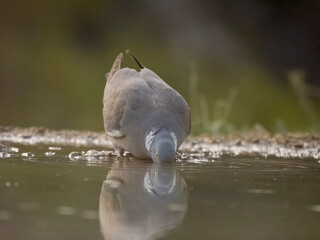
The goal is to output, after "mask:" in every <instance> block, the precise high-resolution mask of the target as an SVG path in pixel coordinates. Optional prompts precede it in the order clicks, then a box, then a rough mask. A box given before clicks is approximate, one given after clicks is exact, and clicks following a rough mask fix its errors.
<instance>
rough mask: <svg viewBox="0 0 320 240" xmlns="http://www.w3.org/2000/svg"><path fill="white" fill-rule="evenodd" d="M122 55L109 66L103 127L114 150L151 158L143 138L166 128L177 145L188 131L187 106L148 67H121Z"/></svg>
mask: <svg viewBox="0 0 320 240" xmlns="http://www.w3.org/2000/svg"><path fill="white" fill-rule="evenodd" d="M121 60H122V54H119V56H118V57H117V58H116V60H115V63H114V64H113V67H112V68H111V70H110V72H109V74H108V77H107V84H106V87H105V91H104V97H103V119H104V127H105V131H106V132H107V134H108V136H109V137H110V140H111V141H112V143H113V145H114V147H115V149H122V150H127V151H129V152H131V153H132V154H133V155H135V156H136V157H139V158H150V157H151V156H150V152H149V151H148V149H147V147H146V137H147V135H148V134H149V133H150V132H151V131H156V130H157V129H167V130H168V131H170V132H172V134H174V136H175V138H176V145H177V148H178V147H179V146H180V145H181V143H182V142H183V141H184V139H185V138H186V137H187V135H188V134H189V133H190V109H189V106H188V104H187V102H186V101H185V100H184V98H183V97H182V96H181V95H180V94H179V93H178V92H177V91H176V90H174V89H173V88H171V87H170V86H169V85H168V84H166V83H165V82H164V81H163V80H162V79H161V78H160V77H159V76H158V75H157V74H155V73H154V72H153V71H151V70H150V69H147V68H145V67H144V68H143V69H141V71H140V72H137V71H136V70H134V69H129V68H122V69H121V68H120V66H121Z"/></svg>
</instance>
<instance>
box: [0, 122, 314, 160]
mask: <svg viewBox="0 0 320 240" xmlns="http://www.w3.org/2000/svg"><path fill="white" fill-rule="evenodd" d="M0 141H1V142H12V143H19V144H28V145H36V144H51V145H52V144H54V145H69V146H92V147H94V146H97V147H98V146H99V147H105V148H106V149H111V148H112V145H111V142H110V141H109V140H108V138H107V136H106V134H105V133H104V132H92V131H77V130H51V129H47V128H43V127H30V128H18V127H8V126H0ZM222 155H231V156H238V155H254V156H260V157H261V156H262V157H269V156H270V157H271V156H272V157H279V158H313V159H320V134H310V133H300V134H285V135H283V134H275V135H271V134H269V133H268V132H267V131H265V130H264V129H263V128H262V127H260V126H255V127H254V128H253V129H252V131H251V132H250V133H249V134H248V135H247V136H245V137H244V136H240V135H236V134H233V135H229V136H226V137H221V136H219V137H215V136H207V135H206V136H198V137H193V136H190V137H188V139H187V140H186V141H185V142H184V143H183V144H182V146H181V147H180V151H179V153H178V155H177V156H178V159H180V160H184V159H190V158H191V159H199V158H201V159H203V158H204V159H208V160H211V159H215V158H219V157H221V156H222Z"/></svg>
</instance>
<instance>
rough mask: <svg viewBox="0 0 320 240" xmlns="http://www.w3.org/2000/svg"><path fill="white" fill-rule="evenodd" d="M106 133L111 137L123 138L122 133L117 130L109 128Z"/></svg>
mask: <svg viewBox="0 0 320 240" xmlns="http://www.w3.org/2000/svg"><path fill="white" fill-rule="evenodd" d="M107 135H108V136H109V137H112V138H123V137H124V134H123V133H122V132H121V131H119V130H111V131H108V132H107Z"/></svg>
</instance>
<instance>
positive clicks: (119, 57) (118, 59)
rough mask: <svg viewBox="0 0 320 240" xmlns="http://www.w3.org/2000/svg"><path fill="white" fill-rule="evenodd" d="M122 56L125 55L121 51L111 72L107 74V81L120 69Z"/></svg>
mask: <svg viewBox="0 0 320 240" xmlns="http://www.w3.org/2000/svg"><path fill="white" fill-rule="evenodd" d="M122 57H123V54H122V53H120V54H119V55H118V56H117V58H116V60H114V63H113V65H112V68H111V70H110V72H109V73H107V74H106V78H107V82H108V81H109V80H110V79H111V78H112V76H113V74H115V73H116V71H118V70H119V69H120V68H121V62H122Z"/></svg>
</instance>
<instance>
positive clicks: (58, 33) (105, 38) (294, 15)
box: [0, 0, 320, 134]
mask: <svg viewBox="0 0 320 240" xmlns="http://www.w3.org/2000/svg"><path fill="white" fill-rule="evenodd" d="M319 12H320V2H319V1H317V0H314V1H312V0H309V1H308V0H307V1H297V0H294V1H266V0H255V1H253V0H243V1H232V0H226V1H210V0H199V1H191V0H179V1H169V0H163V1H155V0H154V1H152V0H144V1H143V0H141V1H123V0H118V1H115V0H114V1H105V0H97V1H92V0H91V1H89V0H74V1H72V0H64V1H61V0H57V1H40V0H33V1H22V0H13V1H8V0H7V1H4V0H1V8H0V18H1V21H0V31H1V36H0V46H1V47H0V51H1V52H0V74H1V75H0V90H1V95H0V125H15V126H21V127H27V126H45V127H49V128H56V129H59V128H70V129H88V130H101V131H102V130H103V121H102V113H101V112H102V94H103V89H104V84H105V79H104V75H105V73H106V72H107V71H109V69H110V68H111V65H112V62H113V61H114V58H115V57H116V56H117V54H118V53H119V52H121V51H122V52H123V51H124V50H125V49H127V48H130V49H131V50H132V51H133V52H134V53H135V55H136V56H137V58H138V59H139V60H140V61H141V62H142V63H143V64H144V65H145V66H147V67H148V68H150V69H152V70H154V71H155V72H156V73H157V74H158V75H159V76H161V77H162V78H163V79H164V80H165V81H166V82H167V83H168V84H169V85H171V86H172V87H174V88H175V89H177V90H178V91H179V92H180V93H181V94H182V95H183V96H184V97H185V98H186V100H187V101H188V102H189V105H190V106H191V109H192V118H193V133H194V134H197V133H202V132H208V133H214V134H220V133H222V134H223V133H228V132H233V131H239V132H246V131H247V130H248V129H250V128H251V127H252V126H253V125H254V124H256V123H260V124H262V125H263V126H264V127H265V128H266V129H268V130H269V131H272V132H287V131H319V119H320V101H319V100H320V84H319V76H320V54H319V53H320V45H319V43H320V28H319V26H320V17H319V16H320V14H319ZM124 65H126V66H128V67H136V66H135V64H134V63H133V62H132V61H131V59H129V58H128V57H126V58H125V59H124Z"/></svg>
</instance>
